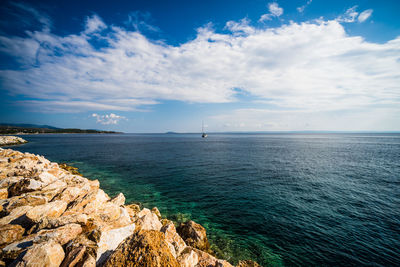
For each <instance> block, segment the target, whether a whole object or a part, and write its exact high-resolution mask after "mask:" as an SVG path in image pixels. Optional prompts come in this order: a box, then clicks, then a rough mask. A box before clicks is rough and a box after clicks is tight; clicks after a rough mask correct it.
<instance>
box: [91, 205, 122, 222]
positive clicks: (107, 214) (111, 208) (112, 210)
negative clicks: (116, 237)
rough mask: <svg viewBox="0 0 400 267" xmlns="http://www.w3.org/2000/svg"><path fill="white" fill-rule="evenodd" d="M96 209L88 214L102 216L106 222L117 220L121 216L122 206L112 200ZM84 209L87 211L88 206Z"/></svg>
mask: <svg viewBox="0 0 400 267" xmlns="http://www.w3.org/2000/svg"><path fill="white" fill-rule="evenodd" d="M88 205H89V204H88ZM94 210H95V211H93V212H92V213H89V212H88V214H92V215H94V216H92V217H97V218H100V220H102V221H104V222H110V221H115V220H117V219H118V218H119V217H120V216H121V208H120V206H118V205H115V204H114V203H112V202H105V203H102V204H101V205H100V206H98V207H96V208H95V209H94ZM84 211H86V208H85V210H84Z"/></svg>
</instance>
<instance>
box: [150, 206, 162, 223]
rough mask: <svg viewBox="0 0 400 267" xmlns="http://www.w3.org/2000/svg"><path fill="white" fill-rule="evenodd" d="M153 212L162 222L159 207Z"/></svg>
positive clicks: (153, 209)
mask: <svg viewBox="0 0 400 267" xmlns="http://www.w3.org/2000/svg"><path fill="white" fill-rule="evenodd" d="M151 212H152V213H154V214H155V215H157V217H158V219H160V220H161V213H160V211H159V210H158V209H157V207H154V208H152V209H151Z"/></svg>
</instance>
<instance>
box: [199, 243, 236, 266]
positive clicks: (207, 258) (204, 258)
mask: <svg viewBox="0 0 400 267" xmlns="http://www.w3.org/2000/svg"><path fill="white" fill-rule="evenodd" d="M193 251H194V252H196V254H197V256H198V263H197V265H196V267H209V266H218V267H233V266H232V265H231V264H230V263H229V262H227V261H225V260H219V259H216V258H215V257H213V256H211V255H210V254H208V253H207V252H204V251H201V250H199V249H195V248H193Z"/></svg>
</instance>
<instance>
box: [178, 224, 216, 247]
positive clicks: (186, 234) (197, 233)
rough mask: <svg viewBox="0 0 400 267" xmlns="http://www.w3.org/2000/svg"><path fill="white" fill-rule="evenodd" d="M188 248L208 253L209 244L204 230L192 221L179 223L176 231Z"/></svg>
mask: <svg viewBox="0 0 400 267" xmlns="http://www.w3.org/2000/svg"><path fill="white" fill-rule="evenodd" d="M176 230H177V232H178V233H179V235H180V236H181V237H182V238H183V240H184V241H185V243H186V244H187V245H188V246H191V247H194V248H198V249H200V250H203V251H209V249H210V243H209V242H208V239H207V233H206V229H205V228H204V227H203V226H201V225H200V224H198V223H195V222H194V221H188V222H186V223H181V224H180V225H179V226H178V228H177V229H176Z"/></svg>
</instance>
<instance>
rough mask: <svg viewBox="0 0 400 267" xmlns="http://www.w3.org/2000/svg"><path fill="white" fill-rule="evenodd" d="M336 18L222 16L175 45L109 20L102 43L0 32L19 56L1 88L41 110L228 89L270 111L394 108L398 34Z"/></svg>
mask: <svg viewBox="0 0 400 267" xmlns="http://www.w3.org/2000/svg"><path fill="white" fill-rule="evenodd" d="M354 10H355V9H354ZM352 12H355V11H352ZM352 12H349V14H348V15H349V17H350V18H351V19H350V20H354V19H355V16H356V15H352V14H351V13H352ZM346 13H347V12H346ZM275 14H278V13H275ZM340 22H342V20H341V19H337V20H330V21H323V20H319V21H317V22H304V23H300V24H299V23H290V24H288V25H283V26H280V27H276V28H259V27H254V26H252V25H251V24H250V22H249V21H248V20H246V19H244V20H242V21H239V22H228V23H227V25H226V29H228V30H230V31H231V32H230V33H224V34H222V33H217V32H215V30H213V29H212V27H211V26H210V25H208V26H206V27H203V28H200V29H198V32H197V36H196V38H195V39H193V40H190V41H187V42H186V43H183V44H180V45H177V46H172V45H168V44H166V43H163V42H161V41H150V40H149V39H148V38H146V37H145V36H144V35H143V34H141V33H140V32H137V31H129V30H126V29H124V28H120V27H115V26H109V30H108V31H97V32H96V34H93V35H92V36H93V37H92V38H101V40H102V41H103V42H105V43H107V45H105V46H104V47H101V48H96V47H94V46H93V45H92V44H91V43H90V41H91V40H89V39H88V37H87V35H85V31H86V30H87V28H88V27H86V28H85V29H83V31H82V32H81V33H77V34H73V35H67V36H59V35H56V34H54V33H51V32H47V31H38V32H27V36H26V37H25V38H21V37H7V36H1V37H0V50H1V51H2V52H3V53H4V52H6V53H8V55H10V56H12V57H14V58H15V59H16V60H17V61H18V62H23V63H20V65H21V68H20V69H5V68H3V69H2V70H0V78H1V88H2V90H7V91H8V93H9V94H11V95H15V96H23V97H26V98H29V99H35V100H24V101H20V104H21V105H25V106H29V107H30V108H32V109H33V108H36V110H38V111H43V112H80V111H91V112H99V111H107V112H110V111H114V112H115V111H129V110H142V109H144V110H146V109H148V108H149V107H151V106H152V105H156V104H157V103H159V102H162V101H164V100H177V101H185V102H189V103H227V102H233V101H237V98H238V90H237V88H240V91H241V92H244V93H246V94H248V95H249V96H251V97H252V98H255V99H257V103H255V104H257V105H260V106H263V108H262V110H271V111H272V110H275V111H274V112H275V113H279V114H284V113H285V112H288V111H291V110H296V111H298V112H300V111H301V112H308V113H313V114H317V113H324V112H325V113H326V112H334V111H338V112H342V111H346V112H347V111H352V110H369V111H375V112H376V113H377V114H378V113H379V114H383V113H382V112H380V111H381V110H382V109H385V110H397V111H400V110H399V109H400V108H399V107H400V86H399V85H400V76H399V73H400V61H399V59H398V58H399V54H400V38H396V39H394V40H391V41H388V42H386V43H381V44H378V43H373V42H368V41H366V40H364V39H363V38H362V37H359V36H349V35H348V34H347V33H346V31H345V28H344V26H343V25H342V24H341V23H340ZM95 24H96V23H95ZM98 25H101V23H100V24H98ZM106 26H107V25H106ZM89 28H90V27H89ZM101 28H102V26H100V28H99V27H92V28H91V29H96V30H97V29H101ZM20 44H21V45H20ZM298 114H301V113H298ZM366 119H367V120H368V117H366ZM260 120H261V118H260ZM243 123H245V122H243ZM231 124H232V125H233V122H232V123H231ZM245 124H246V127H247V125H249V124H248V123H245ZM258 124H260V122H258Z"/></svg>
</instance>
